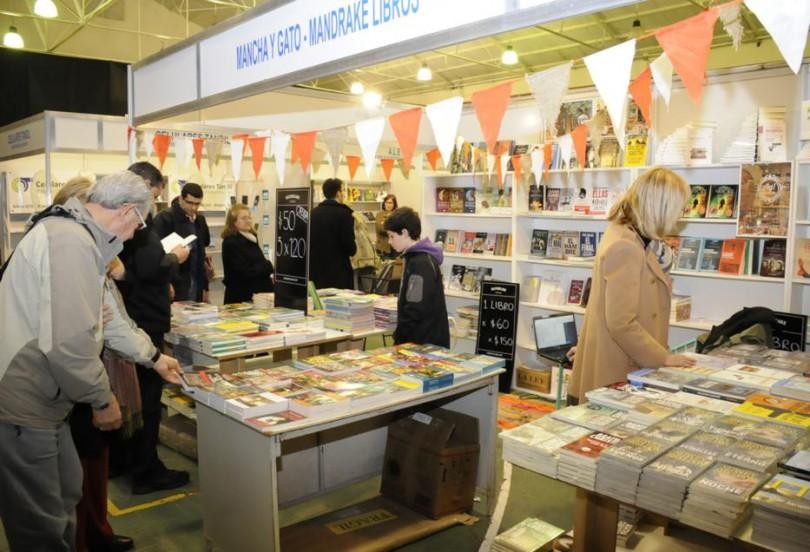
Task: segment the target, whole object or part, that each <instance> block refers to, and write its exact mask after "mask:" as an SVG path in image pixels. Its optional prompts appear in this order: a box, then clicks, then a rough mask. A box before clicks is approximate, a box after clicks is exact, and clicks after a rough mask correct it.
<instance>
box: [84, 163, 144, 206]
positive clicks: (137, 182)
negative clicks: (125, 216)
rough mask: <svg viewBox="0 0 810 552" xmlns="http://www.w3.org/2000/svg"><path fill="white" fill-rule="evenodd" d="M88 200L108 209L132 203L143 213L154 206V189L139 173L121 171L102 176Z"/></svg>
mask: <svg viewBox="0 0 810 552" xmlns="http://www.w3.org/2000/svg"><path fill="white" fill-rule="evenodd" d="M87 202H88V203H97V204H99V205H101V206H102V207H106V208H107V209H118V208H119V207H121V206H122V205H124V204H126V203H131V204H133V205H135V207H136V208H137V209H138V211H140V212H141V214H142V215H143V214H144V213H148V212H149V209H150V207H151V206H152V191H151V190H150V189H149V186H147V185H146V181H145V180H144V179H143V178H141V177H140V176H138V175H137V174H135V173H133V172H130V171H121V172H117V173H113V174H108V175H106V176H104V177H102V178H100V179H99V180H98V182H96V184H95V186H93V189H92V191H91V192H90V195H89V196H88V197H87Z"/></svg>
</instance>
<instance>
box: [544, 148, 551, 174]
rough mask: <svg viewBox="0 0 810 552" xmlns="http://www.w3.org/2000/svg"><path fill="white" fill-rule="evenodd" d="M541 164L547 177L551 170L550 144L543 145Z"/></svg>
mask: <svg viewBox="0 0 810 552" xmlns="http://www.w3.org/2000/svg"><path fill="white" fill-rule="evenodd" d="M543 164H544V165H545V166H546V170H545V173H546V176H548V172H549V170H551V142H548V143H547V144H543Z"/></svg>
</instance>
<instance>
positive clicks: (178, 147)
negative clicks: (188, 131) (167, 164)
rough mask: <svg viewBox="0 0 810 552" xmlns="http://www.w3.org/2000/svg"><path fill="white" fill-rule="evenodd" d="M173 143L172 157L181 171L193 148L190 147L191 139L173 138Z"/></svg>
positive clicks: (185, 165) (186, 164) (189, 158)
mask: <svg viewBox="0 0 810 552" xmlns="http://www.w3.org/2000/svg"><path fill="white" fill-rule="evenodd" d="M172 143H173V144H174V157H175V162H176V163H177V170H178V171H183V170H185V168H186V167H187V166H188V163H189V161H191V155H192V153H193V150H194V148H192V147H191V140H190V139H188V138H175V139H174V140H172Z"/></svg>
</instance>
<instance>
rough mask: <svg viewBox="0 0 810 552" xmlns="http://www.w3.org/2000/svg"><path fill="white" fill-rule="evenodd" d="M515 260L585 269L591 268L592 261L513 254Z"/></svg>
mask: <svg viewBox="0 0 810 552" xmlns="http://www.w3.org/2000/svg"><path fill="white" fill-rule="evenodd" d="M515 260H517V261H518V262H520V263H531V264H541V265H552V266H565V267H568V268H584V269H587V270H592V269H593V263H585V262H579V261H566V260H564V259H534V258H532V257H529V256H528V255H515Z"/></svg>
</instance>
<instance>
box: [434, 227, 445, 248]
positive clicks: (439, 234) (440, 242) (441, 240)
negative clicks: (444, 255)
mask: <svg viewBox="0 0 810 552" xmlns="http://www.w3.org/2000/svg"><path fill="white" fill-rule="evenodd" d="M433 243H434V244H435V245H436V246H437V247H439V248H440V249H442V250H444V251H447V248H446V243H447V230H436V238H435V239H434V240H433Z"/></svg>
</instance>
